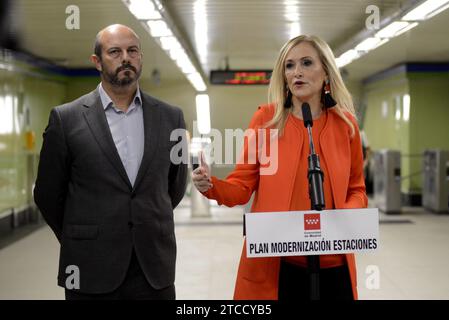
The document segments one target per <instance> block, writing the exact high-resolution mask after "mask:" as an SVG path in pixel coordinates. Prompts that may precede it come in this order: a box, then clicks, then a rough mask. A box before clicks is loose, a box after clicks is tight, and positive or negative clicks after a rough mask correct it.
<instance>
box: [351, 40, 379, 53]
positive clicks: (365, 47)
mask: <svg viewBox="0 0 449 320" xmlns="http://www.w3.org/2000/svg"><path fill="white" fill-rule="evenodd" d="M381 42H382V39H380V38H376V37H371V38H368V39H365V40H363V41H362V42H360V43H359V44H358V45H357V46H356V47H355V50H357V51H370V50H372V49H374V48H376V47H377V46H378V45H379V44H380V43H381Z"/></svg>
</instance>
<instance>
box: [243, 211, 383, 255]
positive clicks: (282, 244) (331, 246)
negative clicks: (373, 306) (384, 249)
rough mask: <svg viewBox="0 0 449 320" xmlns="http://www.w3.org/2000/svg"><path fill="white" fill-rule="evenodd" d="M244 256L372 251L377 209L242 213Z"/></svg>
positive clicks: (376, 237) (376, 239)
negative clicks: (244, 231) (244, 233)
mask: <svg viewBox="0 0 449 320" xmlns="http://www.w3.org/2000/svg"><path fill="white" fill-rule="evenodd" d="M245 228H246V253H247V256H248V257H250V258H251V257H277V256H306V255H319V254H342V253H356V252H373V251H375V250H376V249H378V247H379V212H378V209H377V208H370V209H344V210H323V211H313V210H310V211H284V212H258V213H246V214H245Z"/></svg>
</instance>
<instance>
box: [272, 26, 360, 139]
mask: <svg viewBox="0 0 449 320" xmlns="http://www.w3.org/2000/svg"><path fill="white" fill-rule="evenodd" d="M304 41H305V42H308V43H310V44H311V45H312V46H313V47H314V48H315V50H316V51H317V52H318V56H319V57H320V60H321V63H322V65H323V68H324V71H325V72H326V75H327V76H328V78H329V82H330V89H331V94H332V97H333V98H334V100H335V101H336V102H337V105H336V106H335V107H334V109H335V111H336V112H337V114H338V115H339V116H340V117H341V118H342V119H343V120H344V121H345V122H346V123H347V124H348V125H349V126H350V128H351V131H352V135H354V132H355V128H354V125H353V124H352V122H351V121H350V120H349V119H348V117H347V116H346V115H345V113H344V111H347V112H349V113H350V114H352V115H353V116H354V117H355V118H356V114H355V109H354V104H353V102H352V97H351V94H350V93H349V91H348V89H347V88H346V86H345V84H344V82H343V79H342V78H341V74H340V71H339V70H338V68H337V65H336V63H335V57H334V54H333V52H332V50H331V48H330V47H329V45H328V44H327V43H326V42H325V41H324V40H322V39H321V38H319V37H317V36H307V35H301V36H298V37H296V38H293V39H291V40H289V41H288V42H287V43H286V44H284V46H283V47H282V49H281V51H280V52H279V56H278V58H277V60H276V63H275V65H274V68H273V73H272V75H271V79H270V86H269V88H268V101H269V102H273V103H274V104H275V113H274V117H273V119H271V120H270V121H269V122H268V123H267V124H266V127H274V128H277V129H279V132H280V134H282V133H283V131H284V127H285V122H286V120H287V117H288V114H289V113H290V109H291V108H288V109H287V108H285V107H284V104H285V100H286V90H287V84H286V80H285V59H286V57H287V54H288V53H289V52H290V50H291V49H292V48H293V47H295V46H297V45H298V44H300V43H301V42H304Z"/></svg>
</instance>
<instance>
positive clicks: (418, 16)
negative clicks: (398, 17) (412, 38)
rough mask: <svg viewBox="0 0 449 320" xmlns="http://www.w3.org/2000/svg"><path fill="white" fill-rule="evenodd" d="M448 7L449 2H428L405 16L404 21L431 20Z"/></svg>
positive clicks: (437, 0) (443, 0) (442, 0)
mask: <svg viewBox="0 0 449 320" xmlns="http://www.w3.org/2000/svg"><path fill="white" fill-rule="evenodd" d="M448 7H449V1H448V0H427V1H426V2H424V3H423V4H420V5H419V6H417V7H416V8H415V9H413V10H411V11H410V12H409V13H407V14H406V15H405V16H403V17H402V20H408V21H410V20H411V21H414V20H425V19H429V18H431V17H433V16H434V15H436V14H438V13H440V12H441V11H443V10H445V9H447V8H448Z"/></svg>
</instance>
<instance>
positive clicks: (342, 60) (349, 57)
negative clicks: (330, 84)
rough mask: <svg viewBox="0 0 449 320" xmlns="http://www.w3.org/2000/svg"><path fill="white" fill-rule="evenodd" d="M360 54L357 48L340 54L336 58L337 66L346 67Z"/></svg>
mask: <svg viewBox="0 0 449 320" xmlns="http://www.w3.org/2000/svg"><path fill="white" fill-rule="evenodd" d="M359 56H360V54H359V53H358V52H357V50H354V49H350V50H348V51H346V52H345V53H343V54H342V55H341V56H339V57H338V58H337V59H335V60H336V62H337V67H339V68H341V67H344V66H345V65H347V64H349V63H351V62H352V61H353V60H355V59H357V58H358V57H359Z"/></svg>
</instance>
